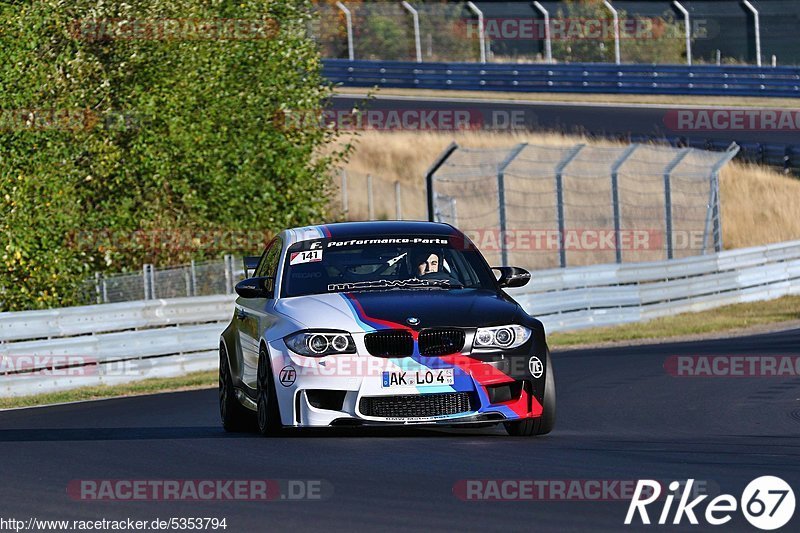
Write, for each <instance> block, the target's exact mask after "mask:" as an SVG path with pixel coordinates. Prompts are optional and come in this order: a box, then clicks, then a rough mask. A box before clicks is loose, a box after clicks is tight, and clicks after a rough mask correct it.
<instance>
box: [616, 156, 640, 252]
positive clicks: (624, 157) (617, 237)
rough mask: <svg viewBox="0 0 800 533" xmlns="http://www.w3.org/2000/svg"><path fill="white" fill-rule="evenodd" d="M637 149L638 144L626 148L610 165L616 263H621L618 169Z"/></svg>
mask: <svg viewBox="0 0 800 533" xmlns="http://www.w3.org/2000/svg"><path fill="white" fill-rule="evenodd" d="M637 148H639V145H638V144H635V143H634V144H632V145H630V146H628V147H627V148H626V149H625V150H624V151H623V152H622V155H620V156H619V157H618V158H617V160H616V161H614V163H613V164H612V165H611V205H612V207H613V209H614V250H615V255H616V260H617V263H622V247H621V246H620V240H621V235H620V221H619V219H620V214H619V211H620V209H619V179H618V178H619V168H620V167H621V166H622V164H623V163H625V161H627V160H628V158H629V157H630V156H631V154H633V152H635V151H636V149H637Z"/></svg>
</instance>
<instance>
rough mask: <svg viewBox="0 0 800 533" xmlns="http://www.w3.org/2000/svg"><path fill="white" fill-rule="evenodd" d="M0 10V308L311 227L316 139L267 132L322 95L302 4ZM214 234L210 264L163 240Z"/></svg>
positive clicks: (66, 300) (169, 3)
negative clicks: (100, 277)
mask: <svg viewBox="0 0 800 533" xmlns="http://www.w3.org/2000/svg"><path fill="white" fill-rule="evenodd" d="M0 9H2V11H0V32H2V41H1V42H2V44H0V77H1V78H2V80H3V83H2V84H0V102H2V110H1V111H0V112H2V115H1V116H0V119H1V120H0V146H2V152H0V235H2V237H0V259H2V261H0V291H2V292H1V293H0V308H2V309H5V310H16V309H28V308H44V307H50V306H55V305H70V304H72V303H74V301H75V297H76V291H77V287H78V286H79V284H80V282H81V281H82V280H83V279H85V278H86V277H90V276H91V275H92V273H93V272H95V271H112V272H118V271H124V270H127V269H131V270H138V269H140V268H141V264H142V263H143V262H154V263H157V264H159V265H166V264H175V263H182V262H188V260H189V259H191V258H196V259H204V258H209V257H212V256H218V255H219V253H220V252H221V251H230V252H240V251H241V252H243V251H249V252H253V251H255V250H254V249H253V246H254V244H258V241H263V236H264V233H265V232H269V231H275V230H278V229H280V228H283V227H286V226H294V225H300V224H306V223H311V222H315V221H321V220H323V219H324V218H325V216H326V207H327V199H326V196H327V193H328V186H329V183H330V181H329V173H328V171H329V170H330V168H331V166H332V165H333V164H334V163H335V162H336V160H337V158H338V157H340V156H341V154H339V153H336V152H331V151H330V150H320V149H321V148H323V147H324V146H325V145H327V144H328V143H329V142H330V141H332V140H333V134H332V133H330V132H328V131H325V130H323V129H321V128H316V127H311V128H302V129H297V128H285V127H283V126H284V123H283V121H282V117H283V115H282V112H283V111H286V110H306V111H312V112H318V111H319V109H320V106H321V105H322V102H323V101H324V99H325V98H326V97H327V96H328V95H329V93H330V89H329V87H328V86H327V85H326V83H325V82H324V81H323V79H322V77H321V74H320V68H321V64H320V61H319V55H318V52H317V48H316V46H315V44H314V43H313V41H312V40H311V39H310V38H309V37H308V35H307V32H306V28H307V23H308V21H309V17H310V15H309V13H310V5H309V4H308V3H307V2H304V1H287V0H284V1H282V2H267V1H264V0H251V1H247V0H245V1H243V2H240V1H237V2H235V3H233V2H205V1H200V0H142V1H138V2H132V3H131V4H125V3H120V4H118V5H112V3H98V2H95V1H94V0H71V1H70V2H65V1H63V0H40V1H38V2H32V3H29V2H12V3H11V4H9V3H6V4H4V7H2V8H0ZM111 19H116V20H114V21H113V23H111V24H109V25H105V26H104V25H103V24H96V22H97V21H100V22H103V23H105V22H107V21H109V20H111ZM177 19H180V21H178V20H177ZM229 19H237V20H239V21H240V22H238V23H235V22H234V21H230V20H229ZM214 20H216V22H213V21H214ZM226 20H228V24H229V26H225V27H224V28H223V27H221V26H216V28H217V29H216V30H214V28H215V27H214V26H213V24H217V25H219V24H221V23H222V21H226ZM131 21H136V22H135V23H133V22H131ZM198 21H200V22H202V23H205V22H208V21H212V26H211V27H203V26H202V25H201V26H197V24H198ZM245 22H246V23H247V24H249V26H244V25H243V24H244V23H245ZM237 24H238V25H237ZM165 28H167V30H165ZM170 28H172V29H170ZM175 28H180V29H175ZM159 31H163V33H158V32H159ZM214 31H218V32H219V33H217V34H214V33H213V32H214ZM132 32H140V33H132ZM147 32H150V33H147ZM223 32H227V33H225V35H224V36H225V37H231V36H232V37H233V38H218V37H219V36H220V35H221V34H222V33H223ZM234 32H238V33H234ZM214 35H217V37H214V38H212V37H213V36H214ZM140 37H146V38H140ZM323 152H324V153H330V154H331V155H329V156H326V157H320V156H318V155H317V154H320V153H323ZM220 229H224V230H225V231H228V232H231V234H233V235H234V237H232V238H230V239H228V241H227V242H226V246H227V249H226V250H222V249H220V247H219V246H216V244H218V243H208V242H202V241H203V240H202V239H188V242H181V243H180V244H181V246H178V247H176V246H175V243H174V242H170V239H168V238H167V239H164V238H163V237H164V236H165V235H169V234H178V235H187V234H188V235H191V234H192V233H193V232H197V234H198V235H208V234H209V232H210V231H218V230H220ZM142 232H144V233H146V234H149V235H160V236H161V238H159V237H157V238H155V239H149V240H143V239H135V238H132V236H133V235H137V234H141V233H142ZM253 235H256V237H255V238H253V237H252V236H253ZM184 241H186V239H184ZM254 241H256V242H254ZM237 245H241V247H242V249H237Z"/></svg>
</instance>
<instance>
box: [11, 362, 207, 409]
mask: <svg viewBox="0 0 800 533" xmlns="http://www.w3.org/2000/svg"><path fill="white" fill-rule="evenodd" d="M216 384H217V371H216V370H209V371H204V372H193V373H191V374H187V375H185V376H177V377H172V378H151V379H145V380H142V381H134V382H132V383H126V384H123V385H98V386H95V387H81V388H79V389H72V390H65V391H59V392H46V393H43V394H34V395H31V396H19V397H15V398H0V409H11V408H15V407H31V406H34V405H49V404H54V403H64V402H77V401H81V400H97V399H100V398H111V397H115V396H140V395H143V394H153V393H156V392H168V391H169V392H172V391H180V390H194V389H205V388H208V387H212V386H216Z"/></svg>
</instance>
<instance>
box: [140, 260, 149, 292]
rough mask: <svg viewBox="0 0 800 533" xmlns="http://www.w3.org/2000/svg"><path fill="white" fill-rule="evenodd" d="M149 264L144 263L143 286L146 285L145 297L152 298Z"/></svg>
mask: <svg viewBox="0 0 800 533" xmlns="http://www.w3.org/2000/svg"><path fill="white" fill-rule="evenodd" d="M149 266H150V265H148V264H147V263H145V264H144V265H142V286H143V287H144V299H145V300H149V299H150V276H149V274H148V267H149Z"/></svg>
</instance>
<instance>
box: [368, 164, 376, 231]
mask: <svg viewBox="0 0 800 533" xmlns="http://www.w3.org/2000/svg"><path fill="white" fill-rule="evenodd" d="M367 220H375V204H374V203H373V201H372V174H367Z"/></svg>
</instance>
